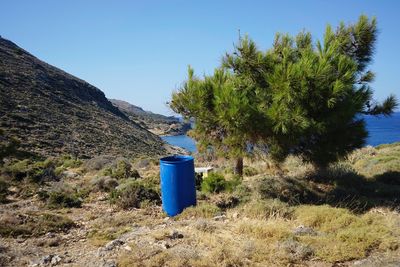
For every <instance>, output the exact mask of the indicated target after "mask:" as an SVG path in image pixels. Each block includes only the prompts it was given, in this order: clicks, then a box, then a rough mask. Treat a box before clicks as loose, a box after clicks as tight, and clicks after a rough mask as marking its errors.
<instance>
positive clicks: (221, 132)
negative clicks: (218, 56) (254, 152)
mask: <svg viewBox="0 0 400 267" xmlns="http://www.w3.org/2000/svg"><path fill="white" fill-rule="evenodd" d="M377 34H378V30H377V23H376V19H375V18H372V19H370V18H368V17H366V16H364V15H362V16H360V17H359V19H358V22H357V23H355V24H350V25H345V24H344V23H341V24H340V25H339V26H338V27H337V29H336V30H334V29H333V28H332V27H331V26H330V25H328V26H327V27H326V30H325V34H324V36H323V39H322V40H320V41H314V40H313V38H312V35H311V33H309V32H306V31H303V32H300V33H299V34H297V35H296V36H290V35H288V34H279V33H278V34H277V35H276V37H275V40H274V43H273V45H272V47H271V48H270V49H268V50H267V51H261V50H260V49H259V48H258V47H257V45H256V44H255V42H254V41H253V40H251V39H250V38H248V37H247V36H246V37H243V38H242V37H240V38H239V42H238V44H237V45H236V46H235V49H234V51H233V52H232V53H227V54H226V55H225V56H224V57H223V60H222V64H221V66H220V67H219V68H217V69H216V70H215V72H214V74H213V75H209V76H207V75H205V76H204V77H203V78H198V77H195V76H194V71H193V69H191V68H189V77H188V80H187V81H186V82H185V83H184V84H183V86H182V87H181V88H180V89H179V90H178V91H177V92H175V93H173V95H172V101H171V104H170V106H171V108H172V109H173V110H174V111H175V112H177V113H179V114H182V115H183V116H184V117H185V118H194V119H195V121H196V127H195V128H194V130H193V137H194V138H195V139H196V140H197V141H198V142H199V146H200V148H206V147H210V146H211V147H213V148H214V149H216V150H217V151H219V152H222V153H223V154H224V155H225V156H228V157H230V156H236V157H241V156H246V154H247V153H248V151H249V150H248V147H249V144H251V145H253V146H257V145H259V146H265V147H267V149H266V150H265V151H267V152H268V153H269V154H270V155H271V157H272V158H273V159H275V160H276V162H280V161H282V160H284V159H285V158H286V157H287V156H288V155H289V154H295V155H299V156H300V157H301V158H302V159H303V160H304V161H306V162H311V163H313V164H314V165H315V166H316V167H317V168H325V167H326V166H327V165H328V164H329V163H332V162H335V161H337V160H338V159H340V158H342V157H344V156H346V155H347V154H348V153H350V152H351V151H353V150H354V149H356V148H359V147H361V146H363V145H364V143H365V140H366V138H367V136H368V132H367V130H366V128H365V121H364V119H363V117H362V115H363V114H370V115H379V114H383V115H390V114H391V113H392V112H393V110H394V109H395V108H396V107H397V100H396V98H395V97H394V96H393V95H391V96H389V97H388V98H387V99H386V100H384V101H383V102H382V103H378V102H377V101H375V100H373V90H372V89H371V87H370V83H371V82H372V81H373V79H374V77H375V75H374V73H373V72H372V71H371V70H370V69H369V65H370V63H371V62H372V59H373V54H374V50H375V44H376V40H377Z"/></svg>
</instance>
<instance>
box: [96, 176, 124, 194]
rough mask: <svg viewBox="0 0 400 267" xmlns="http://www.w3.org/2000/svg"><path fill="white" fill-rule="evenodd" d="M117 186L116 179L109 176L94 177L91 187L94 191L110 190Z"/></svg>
mask: <svg viewBox="0 0 400 267" xmlns="http://www.w3.org/2000/svg"><path fill="white" fill-rule="evenodd" d="M117 186H118V181H117V180H116V179H115V178H112V177H110V176H101V177H94V178H93V180H92V187H93V189H95V191H102V192H110V191H112V190H114V189H115V188H116V187H117Z"/></svg>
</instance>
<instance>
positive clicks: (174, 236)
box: [170, 230, 183, 239]
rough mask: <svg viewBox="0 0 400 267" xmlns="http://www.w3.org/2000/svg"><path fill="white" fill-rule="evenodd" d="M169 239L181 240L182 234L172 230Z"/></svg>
mask: <svg viewBox="0 0 400 267" xmlns="http://www.w3.org/2000/svg"><path fill="white" fill-rule="evenodd" d="M170 238H171V239H177V238H183V234H181V233H179V232H178V231H176V230H172V231H171V234H170Z"/></svg>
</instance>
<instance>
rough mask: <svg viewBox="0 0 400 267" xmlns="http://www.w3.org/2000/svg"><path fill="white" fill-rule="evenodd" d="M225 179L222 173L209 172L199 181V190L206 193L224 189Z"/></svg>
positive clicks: (225, 185) (225, 186)
mask: <svg viewBox="0 0 400 267" xmlns="http://www.w3.org/2000/svg"><path fill="white" fill-rule="evenodd" d="M226 188H227V181H226V180H225V178H224V176H222V174H218V173H214V172H212V173H210V174H209V175H208V176H207V177H205V178H203V182H202V183H201V190H202V191H204V192H207V193H219V192H221V191H224V190H226Z"/></svg>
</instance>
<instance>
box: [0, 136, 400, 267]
mask: <svg viewBox="0 0 400 267" xmlns="http://www.w3.org/2000/svg"><path fill="white" fill-rule="evenodd" d="M195 158H196V164H197V165H198V166H207V165H211V166H213V167H214V173H213V174H211V175H210V176H209V177H208V178H203V179H202V178H201V177H200V176H197V177H196V179H197V181H196V182H197V183H196V184H197V200H198V204H197V206H195V207H190V208H187V209H186V210H184V212H183V213H182V214H180V215H178V216H176V217H172V218H170V217H168V216H166V214H165V213H164V212H163V211H162V208H161V199H160V185H159V166H158V159H154V158H153V159H151V158H133V159H132V158H122V157H121V158H118V157H112V156H106V155H105V156H100V157H96V158H92V159H90V160H80V159H77V158H74V157H72V156H63V157H59V158H49V159H7V160H5V162H4V164H3V166H2V169H1V178H0V202H1V204H0V241H1V242H0V265H1V266H3V265H4V266H26V265H28V266H29V265H30V266H55V265H60V266H85V265H86V266H351V265H359V266H398V265H399V264H400V256H399V255H400V250H399V246H400V214H399V212H400V143H395V144H390V145H381V146H378V147H365V148H362V149H359V150H356V151H355V152H354V153H352V154H351V155H350V156H348V158H347V159H344V160H342V161H341V162H338V163H336V164H333V165H331V166H330V167H329V169H328V170H327V171H326V172H324V173H319V174H317V173H315V172H314V171H313V169H312V167H311V166H310V165H308V164H304V163H302V162H301V161H300V160H299V159H298V158H295V157H289V158H288V159H287V160H286V161H285V162H284V164H283V165H282V166H281V168H279V169H277V168H276V167H274V165H273V164H271V163H270V162H269V160H268V159H263V160H261V159H258V158H249V159H245V169H244V177H243V178H240V177H237V176H235V175H234V174H233V171H232V167H231V162H229V161H226V160H212V161H207V160H205V159H203V158H202V157H200V156H195Z"/></svg>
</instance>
